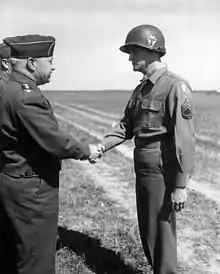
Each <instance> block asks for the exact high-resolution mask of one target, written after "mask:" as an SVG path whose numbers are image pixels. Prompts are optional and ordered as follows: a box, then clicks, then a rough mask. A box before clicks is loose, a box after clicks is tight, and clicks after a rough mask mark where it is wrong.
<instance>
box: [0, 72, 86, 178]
mask: <svg viewBox="0 0 220 274" xmlns="http://www.w3.org/2000/svg"><path fill="white" fill-rule="evenodd" d="M89 154H90V150H89V146H88V144H84V145H83V144H81V143H79V142H77V141H76V140H75V139H73V138H72V137H71V136H68V135H66V134H65V133H64V132H62V131H60V130H59V127H58V123H57V120H56V118H55V116H54V114H53V110H52V108H51V106H50V104H49V102H48V100H47V99H46V97H45V96H44V95H43V94H42V92H41V90H40V89H39V88H38V87H37V85H36V84H35V82H34V81H33V80H31V79H29V78H28V77H26V76H24V75H23V74H20V73H18V72H14V71H13V72H12V75H11V77H10V80H9V81H8V82H7V84H5V83H4V82H2V84H1V91H0V164H1V166H0V167H1V171H7V172H10V173H12V174H13V173H14V174H18V175H21V176H22V175H24V173H27V172H30V173H32V172H35V173H37V174H38V175H41V174H50V173H57V172H59V170H60V168H61V161H60V160H61V159H66V158H74V159H87V158H88V157H89Z"/></svg>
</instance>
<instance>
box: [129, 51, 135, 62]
mask: <svg viewBox="0 0 220 274" xmlns="http://www.w3.org/2000/svg"><path fill="white" fill-rule="evenodd" d="M133 57H134V56H133V54H132V53H130V54H129V61H132V59H133Z"/></svg>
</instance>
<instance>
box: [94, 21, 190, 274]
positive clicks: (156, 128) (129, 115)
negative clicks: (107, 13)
mask: <svg viewBox="0 0 220 274" xmlns="http://www.w3.org/2000/svg"><path fill="white" fill-rule="evenodd" d="M120 50H121V51H122V52H125V53H128V54H129V56H130V57H129V60H130V61H131V62H132V65H133V70H134V71H138V72H141V73H143V79H142V80H141V83H140V84H139V85H138V86H137V87H136V88H135V90H134V91H133V93H132V95H131V98H130V100H129V102H128V104H127V106H126V108H125V112H124V117H123V118H122V119H121V120H120V122H119V123H118V124H117V125H116V126H114V127H113V128H112V129H111V130H110V131H109V133H108V134H107V135H106V136H105V138H104V140H103V141H102V144H100V146H99V148H100V149H101V150H102V152H106V151H108V150H109V149H112V148H113V147H115V146H117V145H119V144H121V143H123V142H124V141H126V140H128V139H131V138H132V137H134V140H135V149H134V165H135V173H136V199H137V212H138V222H139V231H140V236H141V241H142V245H143V248H144V252H145V255H146V257H147V259H148V261H149V263H150V265H151V266H152V269H153V273H155V274H176V273H177V244H176V219H175V218H176V216H175V212H178V211H181V210H182V209H183V208H184V206H185V203H186V200H187V189H186V187H187V184H188V181H189V178H190V177H191V175H192V171H193V165H194V163H193V154H194V125H193V103H192V98H191V88H190V86H189V84H188V83H187V82H186V81H185V80H183V79H182V78H180V77H179V76H177V75H175V74H173V73H171V72H169V71H168V70H167V67H166V65H165V64H164V63H162V62H161V57H162V56H164V55H165V53H166V49H165V39H164V36H163V34H162V32H161V31H160V30H159V29H158V28H157V27H155V26H152V25H140V26H137V27H135V28H133V29H132V30H131V31H130V32H129V33H128V35H127V37H126V41H125V45H123V46H122V47H120Z"/></svg>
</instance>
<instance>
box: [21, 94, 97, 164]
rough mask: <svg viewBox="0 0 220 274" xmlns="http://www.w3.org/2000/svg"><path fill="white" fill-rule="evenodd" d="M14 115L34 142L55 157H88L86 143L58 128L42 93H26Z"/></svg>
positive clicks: (88, 150)
mask: <svg viewBox="0 0 220 274" xmlns="http://www.w3.org/2000/svg"><path fill="white" fill-rule="evenodd" d="M16 115H17V117H18V119H19V121H20V123H21V125H22V126H23V127H24V128H25V129H26V130H27V132H28V133H29V135H30V136H31V137H32V138H33V139H34V140H35V142H36V143H37V144H38V145H39V146H40V147H41V148H43V149H44V150H46V151H47V152H48V153H50V154H52V155H54V156H55V157H57V158H59V159H67V158H74V159H80V160H85V159H88V158H89V157H90V147H89V145H88V144H86V143H80V142H78V141H77V140H75V139H74V138H73V137H71V136H70V135H67V134H65V133H64V132H62V131H61V130H60V129H59V127H58V122H57V120H56V118H55V116H54V114H53V112H52V109H51V107H50V106H49V105H48V103H47V100H46V98H45V97H44V96H43V95H42V96H41V95H39V94H36V93H35V92H30V94H26V95H25V98H23V99H22V100H20V101H19V102H18V104H17V107H16ZM93 152H94V151H93Z"/></svg>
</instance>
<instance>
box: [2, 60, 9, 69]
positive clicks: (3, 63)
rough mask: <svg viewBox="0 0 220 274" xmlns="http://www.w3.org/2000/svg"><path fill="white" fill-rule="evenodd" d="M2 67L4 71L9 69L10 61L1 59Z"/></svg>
mask: <svg viewBox="0 0 220 274" xmlns="http://www.w3.org/2000/svg"><path fill="white" fill-rule="evenodd" d="M1 65H2V67H3V68H4V69H8V68H9V65H8V59H7V58H2V59H1Z"/></svg>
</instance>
